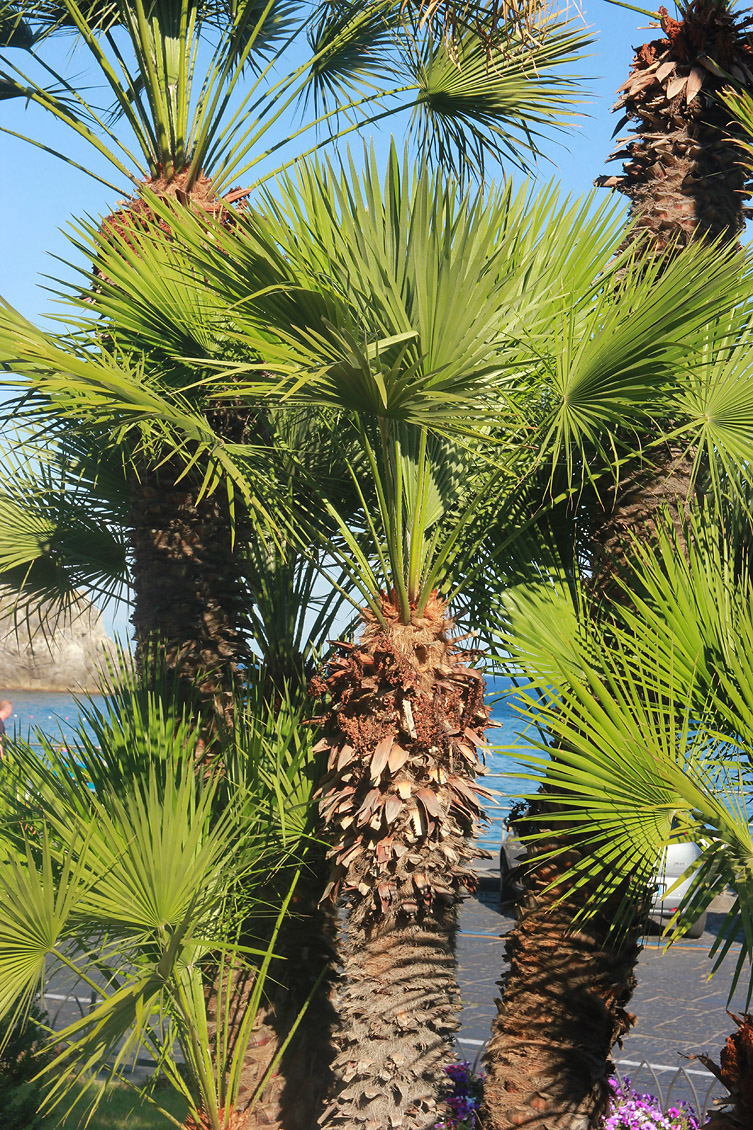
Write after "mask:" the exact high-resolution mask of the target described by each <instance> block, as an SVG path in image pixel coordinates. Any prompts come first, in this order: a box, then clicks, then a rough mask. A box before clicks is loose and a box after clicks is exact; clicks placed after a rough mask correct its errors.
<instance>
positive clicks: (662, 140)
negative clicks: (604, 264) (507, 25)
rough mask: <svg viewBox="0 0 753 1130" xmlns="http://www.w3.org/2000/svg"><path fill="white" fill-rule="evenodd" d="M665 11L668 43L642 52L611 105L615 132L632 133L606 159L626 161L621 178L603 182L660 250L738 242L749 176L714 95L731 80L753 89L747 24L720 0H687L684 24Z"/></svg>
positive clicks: (659, 42) (662, 10) (658, 42)
mask: <svg viewBox="0 0 753 1130" xmlns="http://www.w3.org/2000/svg"><path fill="white" fill-rule="evenodd" d="M659 12H660V14H661V24H660V26H661V30H662V31H663V33H664V35H663V37H662V38H660V39H655V40H653V41H652V42H651V43H645V44H643V45H642V46H641V47H639V48H638V49H637V51H636V54H635V56H634V58H633V62H632V65H631V68H630V76H629V78H628V79H627V81H626V82H625V83H624V84H623V86H622V87H621V88H620V94H619V99H618V101H617V104H616V105H615V107H614V109H615V110H618V111H622V113H623V118H622V120H621V122H620V124H619V125H618V127H617V128H618V129H620V128H621V127H622V125H623V124H627V123H628V122H629V123H631V128H632V130H633V134H632V135H631V136H629V137H624V138H620V139H619V142H618V149H617V150H616V151H615V152H614V153H613V154H612V155H611V157H610V158H609V159H610V160H622V161H623V162H624V164H623V171H622V174H621V175H616V176H608V177H600V178H599V180H598V181H597V183H598V184H600V185H602V186H604V187H610V188H616V189H617V190H618V191H619V192H622V193H624V195H625V196H627V198H628V200H629V201H630V217H631V219H633V220H635V221H636V224H637V227H638V231H639V232H643V233H645V234H646V235H647V236H648V237H649V246H650V248H651V249H653V250H655V251H663V250H665V248H667V247H668V246H670V245H672V246H673V247H683V246H685V245H686V244H687V243H689V242H690V241H691V240H693V239H698V238H708V239H715V238H722V239H723V240H724V241H725V242H729V243H736V242H737V240H738V239H739V237H740V234H741V232H742V229H743V222H744V218H745V212H746V209H745V202H746V200H747V199H748V198H749V196H750V191H749V182H750V174H749V173H748V171H747V170H746V168H745V165H744V161H743V157H742V153H741V151H740V150H739V149H738V148H737V147H736V146H735V145H734V143H733V139H734V127H733V125H732V123H731V120H730V113H729V111H728V110H727V109H726V108H725V107H724V106H723V105H722V104H721V103H720V102H718V101H716V99H715V96H716V95H718V94H719V93H720V91H721V90H723V89H724V87H725V86H729V84H730V82H729V77H728V76H729V75H732V76H733V77H734V78H735V79H736V80H737V82H738V83H741V84H742V85H743V86H747V87H749V88H750V87H753V53H752V52H751V48H750V45H749V43H748V39H747V31H748V29H749V25H750V20H749V18H747V17H746V18H745V19H740V18H739V17H738V16H736V15H735V14H733V13H732V12H731V11H730V10H729V8H727V7H726V6H723V5H721V4H718V3H715V2H714V0H691V3H690V4H689V5H688V7H687V9H686V10H685V13H684V16H683V18H682V19H681V20H674V19H672V18H671V17H670V16H669V15H668V14H667V10H666V8H660V9H659ZM622 142H627V144H626V145H621V144H620V143H622ZM632 238H634V237H632Z"/></svg>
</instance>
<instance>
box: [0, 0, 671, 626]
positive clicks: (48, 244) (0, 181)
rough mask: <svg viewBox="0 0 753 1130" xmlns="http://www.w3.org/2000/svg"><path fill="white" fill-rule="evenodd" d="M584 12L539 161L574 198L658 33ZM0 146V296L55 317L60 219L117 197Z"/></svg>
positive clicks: (601, 2)
mask: <svg viewBox="0 0 753 1130" xmlns="http://www.w3.org/2000/svg"><path fill="white" fill-rule="evenodd" d="M571 11H572V13H573V18H576V19H579V18H581V17H579V16H578V14H577V12H576V10H575V9H571ZM582 18H583V20H584V21H585V23H586V24H587V26H589V27H590V28H592V30H593V33H594V35H595V36H596V42H595V43H594V45H593V47H592V48H591V54H590V57H589V58H588V59H586V60H585V62H584V65H583V67H582V71H583V73H584V74H585V75H587V76H589V79H588V82H587V89H588V94H587V96H586V97H587V101H586V102H585V103H584V105H583V106H582V111H583V117H582V119H581V121H580V124H579V126H578V127H577V129H576V130H575V131H573V132H571V133H568V135H566V136H565V135H562V137H561V143H559V144H558V143H552V144H550V145H549V146H547V152H548V155H549V156H550V157H551V159H552V162H553V163H552V164H550V163H548V162H546V161H544V162H541V164H540V167H539V176H540V178H541V179H542V181H548V180H549V179H551V178H552V177H555V178H557V179H558V180H560V181H561V183H562V184H563V186H564V187H565V189H566V190H567V191H568V192H571V193H573V194H575V195H580V194H582V193H585V192H588V191H590V189H591V187H592V185H593V181H594V178H595V177H596V176H598V175H599V174H600V173H602V172H604V171H605V169H606V166H605V160H606V157H607V156H608V154H609V152H610V151H611V148H612V142H611V134H612V131H613V129H614V126H615V124H616V120H615V115H612V114H610V107H611V105H612V104H613V102H614V100H615V93H614V92H615V90H616V88H617V87H618V86H619V85H620V84H621V83H622V82H623V81H624V80H625V78H626V77H627V74H628V67H629V63H630V59H631V57H632V48H633V46H634V45H636V44H638V43H640V42H643V41H645V40H647V39H650V38H653V37H654V36H655V35H656V33H655V32H650V31H648V30H647V24H648V19H647V18H646V17H645V16H640V15H639V14H637V13H635V12H632V11H627V10H625V9H623V8H619V7H616V6H614V5H613V4H610V3H607V2H606V0H590V4H589V7H588V9H587V10H586V9H584V10H583V16H582ZM12 56H13V61H14V62H16V64H17V65H18V66H20V67H23V66H24V56H23V53H21V52H13V53H12ZM46 58H47V59H48V61H50V62H52V64H53V65H54V66H55V68H56V69H57V70H59V71H61V72H63V73H67V74H68V75H71V74H75V75H76V76H77V84H78V85H80V83H81V80H82V78H83V79H84V80H85V78H86V72H85V71H82V67H83V65H84V61H83V60H80V59H79V58H72V57H71V41H65V42H58V44H56V45H55V47H54V51H53V52H51V53H50V54H49V55H46ZM1 112H2V124H3V125H4V126H5V127H6V128H8V129H11V130H15V131H17V132H19V133H28V134H30V135H32V136H34V137H35V138H36V139H37V140H38V141H40V142H41V143H43V144H46V145H49V146H51V147H57V148H62V149H64V151H65V152H66V153H67V154H68V155H69V156H71V157H72V158H73V159H75V160H78V161H79V162H80V163H81V164H82V165H85V166H87V167H88V165H89V162H90V161H91V159H92V155H91V150H90V148H89V146H88V145H86V143H84V142H78V141H77V139H75V138H72V137H71V135H70V133H69V132H68V131H67V130H64V129H63V127H61V126H59V125H56V124H55V123H54V122H53V121H52V120H51V119H48V118H46V117H45V115H44V113H43V111H41V110H40V109H39V108H38V107H36V106H34V105H29V106H28V107H27V106H25V105H24V104H22V103H20V102H3V103H2V111H1ZM383 136H384V135H383ZM0 152H1V153H2V163H1V165H0V167H1V168H2V176H1V177H0V215H1V216H2V235H0V240H1V243H0V247H1V248H2V255H0V294H2V296H3V298H5V299H6V301H8V302H10V303H11V304H12V305H13V306H15V307H16V308H17V309H19V310H20V311H21V312H22V313H23V314H24V315H26V316H27V317H29V318H38V317H39V316H41V315H43V314H51V313H54V308H55V307H54V302H53V300H52V298H51V296H50V295H49V294H47V293H46V292H45V290H44V289H43V288H44V286H45V285H46V282H45V279H44V278H43V276H44V275H51V276H53V277H66V275H67V277H69V278H70V271H68V272H66V268H65V266H64V264H62V263H60V262H58V261H57V260H56V258H55V256H58V257H62V258H63V259H65V257H66V255H69V254H70V245H69V243H68V240H67V237H66V235H65V234H64V230H65V226H66V224H67V223H68V222H69V221H70V219H71V218H75V217H82V216H84V215H87V214H88V215H90V216H94V217H99V216H103V215H106V214H107V213H108V212H109V211H110V210H111V208H112V206H113V205H114V204H116V202H117V199H118V198H117V194H115V193H113V192H111V191H110V190H108V189H106V188H105V187H103V186H102V185H101V184H99V183H98V182H96V181H94V180H92V179H91V178H90V177H88V176H86V174H85V173H83V172H81V171H79V170H77V169H74V168H72V167H70V166H68V165H66V164H64V163H63V162H61V161H59V160H57V159H56V158H55V157H53V156H51V155H50V154H48V153H45V152H44V151H42V150H40V149H36V148H32V147H31V146H30V145H28V144H27V143H25V142H22V141H20V140H17V139H15V138H12V137H8V136H7V135H0ZM615 171H616V169H615ZM105 622H106V624H107V626H108V629H110V630H112V629H113V628H114V629H115V630H116V631H118V632H120V633H121V634H122V633H124V632H125V631H126V630H127V614H125V613H124V612H123V611H120V612H117V611H115V610H110V611H109V612H106V613H105Z"/></svg>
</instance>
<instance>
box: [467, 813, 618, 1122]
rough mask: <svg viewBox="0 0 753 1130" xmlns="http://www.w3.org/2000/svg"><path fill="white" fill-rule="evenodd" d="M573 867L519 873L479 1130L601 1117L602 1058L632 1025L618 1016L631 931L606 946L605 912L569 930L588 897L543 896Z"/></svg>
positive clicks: (610, 909)
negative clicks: (519, 893) (522, 883)
mask: <svg viewBox="0 0 753 1130" xmlns="http://www.w3.org/2000/svg"><path fill="white" fill-rule="evenodd" d="M526 831H527V832H531V831H533V828H532V827H531V825H527V826H526ZM553 846H554V844H553V842H549V843H548V844H544V843H541V844H540V845H538V846H537V849H536V850H537V852H541V851H545V850H548V849H551V848H552V847H553ZM574 859H575V856H574V854H573V853H570V854H569V855H566V856H564V857H559V858H556V859H554V860H546V861H544V862H543V863H541V864H539V866H538V867H536V868H535V869H533V870H531V871H527V875H526V885H527V887H528V892H527V893H526V895H524V897H523V899H522V900H521V903H520V905H519V907H518V920H517V922H516V924H515V926H514V927H513V929H512V930H511V932H510V934H509V935H508V937H507V942H506V946H505V953H506V956H507V959H508V961H509V963H510V968H509V971H508V972H507V973H506V974H505V975H504V976H503V977H502V979H501V980H500V982H499V985H500V988H501V989H502V998H501V1000H498V1001H497V1009H498V1015H497V1017H496V1019H495V1021H494V1024H493V1027H492V1038H491V1041H490V1043H489V1046H488V1049H487V1053H486V1061H487V1081H486V1087H485V1097H484V1107H483V1111H482V1123H483V1126H484V1128H485V1130H511V1128H512V1127H518V1128H519V1127H525V1128H526V1130H592V1128H595V1127H597V1126H598V1125H599V1120H600V1118H601V1117H602V1115H603V1114H604V1112H605V1111H606V1108H607V1103H608V1089H607V1079H608V1077H609V1075H610V1074H611V1073H612V1072H613V1070H614V1067H613V1064H612V1062H611V1060H610V1058H609V1056H610V1052H611V1049H612V1046H613V1045H614V1043H615V1042H616V1041H617V1040H619V1039H620V1038H621V1037H622V1036H623V1035H624V1034H625V1033H626V1032H627V1031H628V1029H629V1028H630V1026H631V1024H632V1023H633V1022H634V1018H633V1017H632V1016H631V1015H630V1014H629V1013H628V1012H627V1011H626V1007H625V1006H626V1005H627V1003H628V1001H629V1000H630V997H631V995H632V992H633V989H634V987H635V975H634V972H633V970H634V967H635V963H636V961H637V958H638V954H639V952H640V945H639V944H638V937H639V926H638V925H635V926H633V927H631V928H629V929H628V930H626V931H625V932H621V933H620V935H619V943H618V940H617V938H615V936H614V935H612V936H610V926H611V925H612V923H613V922H614V921H615V919H616V916H617V913H618V912H617V910H616V907H614V906H609V905H607V906H606V907H604V908H603V909H602V910H600V911H599V912H598V914H597V915H596V916H595V917H592V918H589V919H588V920H586V921H583V922H581V923H580V924H579V925H577V926H576V927H573V920H574V917H575V915H576V914H577V912H578V911H580V910H582V908H583V906H584V904H585V902H586V898H587V895H586V894H585V893H583V892H578V893H577V894H575V895H573V896H568V895H567V892H566V891H565V890H564V889H563V888H558V887H554V888H553V889H552V890H549V891H547V890H546V889H545V888H546V887H547V886H548V885H549V884H550V883H552V882H553V881H556V878H557V876H558V875H559V874H560V873H561V871H563V870H565V869H566V868H568V867H570V866H572V865H573V862H574ZM563 894H564V896H565V897H564V898H563V899H562V901H561V902H560V903H559V904H558V905H557V900H558V898H561V897H562V896H563Z"/></svg>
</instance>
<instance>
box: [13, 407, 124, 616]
mask: <svg viewBox="0 0 753 1130" xmlns="http://www.w3.org/2000/svg"><path fill="white" fill-rule="evenodd" d="M3 432H4V444H3V448H4V450H3V454H2V458H1V459H0V582H2V583H3V584H5V585H8V586H9V587H10V588H11V589H13V590H15V591H16V596H15V599H14V600H13V601H12V602H11V604H10V605H9V607H8V609H7V614H8V615H12V616H13V618H14V620H15V622H16V624H18V622H19V621H20V620H21V619H24V620H26V622H27V623H28V622H29V618H30V617H35V618H36V617H38V614H40V613H42V612H44V615H43V616H42V619H41V623H42V626H43V630H45V631H46V630H49V628H50V627H54V625H55V623H57V621H58V620H59V619H62V620H65V619H67V618H69V617H70V616H73V617H74V618H75V616H76V615H78V614H79V612H80V610H81V596H82V594H83V593H88V594H89V595H93V596H94V597H95V598H96V599H98V600H99V601H104V602H105V603H106V602H107V601H111V600H118V599H122V598H123V596H124V591H125V587H126V585H127V577H128V570H127V565H126V548H125V539H124V534H123V521H122V513H121V508H122V506H123V502H124V499H123V481H122V467H121V478H120V482H119V484H118V486H119V488H120V490H119V491H118V490H117V489H116V490H115V491H113V490H112V484H111V486H110V489H108V488H107V487H106V485H105V481H106V479H107V478H110V479H112V478H114V479H117V478H118V475H117V467H116V465H114V464H113V461H112V460H111V459H110V460H109V467H108V466H107V460H106V458H105V453H104V452H103V451H102V450H100V451H99V452H98V453H97V455H96V457H94V458H91V455H92V453H90V460H89V463H88V465H87V466H84V465H83V464H82V462H81V459H80V457H79V456H78V455H77V454H74V451H73V450H72V445H70V444H69V445H68V448H67V450H65V449H63V448H62V447H61V446H60V444H59V443H58V442H55V439H53V437H51V436H49V435H45V436H41V437H36V438H35V437H32V436H30V435H28V434H24V433H22V432H17V433H16V434H15V435H14V433H13V431H12V430H11V428H10V427H9V426H8V425H7V424H6V426H5V427H4V429H3ZM113 472H114V473H113ZM94 484H96V485H97V489H96V490H95V491H93V488H94ZM94 500H96V502H95V501H94ZM113 503H114V505H113Z"/></svg>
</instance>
